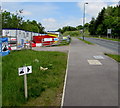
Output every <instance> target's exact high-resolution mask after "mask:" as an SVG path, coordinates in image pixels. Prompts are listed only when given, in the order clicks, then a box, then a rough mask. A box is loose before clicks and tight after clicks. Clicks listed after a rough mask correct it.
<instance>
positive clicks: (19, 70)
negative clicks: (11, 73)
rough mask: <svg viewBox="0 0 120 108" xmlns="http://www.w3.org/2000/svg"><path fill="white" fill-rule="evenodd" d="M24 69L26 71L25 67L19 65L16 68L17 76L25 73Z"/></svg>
mask: <svg viewBox="0 0 120 108" xmlns="http://www.w3.org/2000/svg"><path fill="white" fill-rule="evenodd" d="M26 71H27V68H26V67H20V68H18V72H19V76H20V75H25V74H26Z"/></svg>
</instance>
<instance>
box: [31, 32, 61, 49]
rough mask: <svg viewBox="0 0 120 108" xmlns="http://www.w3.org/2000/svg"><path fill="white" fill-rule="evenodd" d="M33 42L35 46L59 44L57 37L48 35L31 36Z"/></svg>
mask: <svg viewBox="0 0 120 108" xmlns="http://www.w3.org/2000/svg"><path fill="white" fill-rule="evenodd" d="M33 42H34V43H35V44H36V46H51V45H56V44H58V43H59V37H58V36H56V35H50V34H49V35H48V34H46V35H42V36H33ZM34 47H35V46H34Z"/></svg>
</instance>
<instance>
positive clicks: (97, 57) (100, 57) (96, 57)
mask: <svg viewBox="0 0 120 108" xmlns="http://www.w3.org/2000/svg"><path fill="white" fill-rule="evenodd" d="M93 57H94V58H95V59H104V57H103V56H93Z"/></svg>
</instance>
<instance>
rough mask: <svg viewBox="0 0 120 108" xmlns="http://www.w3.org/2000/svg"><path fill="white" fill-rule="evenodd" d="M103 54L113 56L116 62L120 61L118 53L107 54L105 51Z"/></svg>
mask: <svg viewBox="0 0 120 108" xmlns="http://www.w3.org/2000/svg"><path fill="white" fill-rule="evenodd" d="M105 55H107V56H109V57H111V58H113V59H114V60H116V61H117V62H120V55H116V54H107V53H105Z"/></svg>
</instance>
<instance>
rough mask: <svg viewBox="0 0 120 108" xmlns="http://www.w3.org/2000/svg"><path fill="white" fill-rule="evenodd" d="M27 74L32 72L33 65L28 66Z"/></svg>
mask: <svg viewBox="0 0 120 108" xmlns="http://www.w3.org/2000/svg"><path fill="white" fill-rule="evenodd" d="M26 68H27V71H26V74H29V73H32V66H27V67H26Z"/></svg>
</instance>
